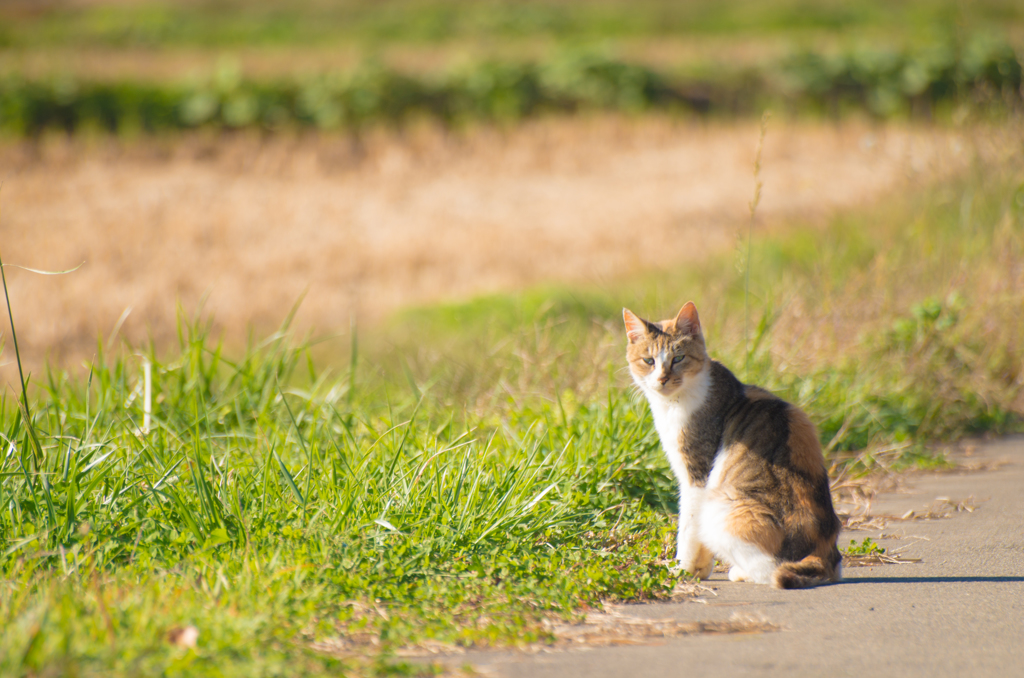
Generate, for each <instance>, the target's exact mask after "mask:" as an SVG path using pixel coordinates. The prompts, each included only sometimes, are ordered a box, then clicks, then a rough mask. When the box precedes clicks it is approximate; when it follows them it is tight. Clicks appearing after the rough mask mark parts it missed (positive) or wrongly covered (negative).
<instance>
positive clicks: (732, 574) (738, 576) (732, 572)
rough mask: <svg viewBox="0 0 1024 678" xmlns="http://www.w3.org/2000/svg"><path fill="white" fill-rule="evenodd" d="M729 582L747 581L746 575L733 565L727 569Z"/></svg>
mask: <svg viewBox="0 0 1024 678" xmlns="http://www.w3.org/2000/svg"><path fill="white" fill-rule="evenodd" d="M729 581H747V573H746V572H744V571H743V570H741V569H740V568H738V567H736V566H735V565H733V566H732V567H731V568H729Z"/></svg>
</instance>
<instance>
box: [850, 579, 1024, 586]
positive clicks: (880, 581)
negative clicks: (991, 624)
mask: <svg viewBox="0 0 1024 678" xmlns="http://www.w3.org/2000/svg"><path fill="white" fill-rule="evenodd" d="M1012 582H1024V577H852V578H850V579H841V580H839V581H838V582H836V583H835V584H832V586H842V585H844V584H845V585H849V584H968V583H993V584H1004V583H1012Z"/></svg>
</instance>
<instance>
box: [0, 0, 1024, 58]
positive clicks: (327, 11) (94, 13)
mask: <svg viewBox="0 0 1024 678" xmlns="http://www.w3.org/2000/svg"><path fill="white" fill-rule="evenodd" d="M4 15H6V19H7V20H6V21H5V22H4V24H3V26H2V31H0V44H4V45H7V46H10V47H17V48H25V47H42V46H54V45H59V46H69V45H70V46H104V47H124V46H142V47H153V48H157V47H168V46H200V47H220V48H223V47H232V46H239V45H243V44H245V45H261V46H272V45H311V44H320V45H336V44H339V43H347V42H357V43H361V44H367V45H375V44H386V43H443V42H450V41H492V40H501V41H510V40H512V41H514V40H517V39H523V38H538V37H540V38H545V39H548V40H553V41H556V42H559V43H567V42H580V41H608V40H615V39H622V38H638V37H639V38H643V37H663V36H694V35H738V36H746V35H750V34H768V35H772V34H776V35H784V36H790V37H800V36H804V35H808V34H811V35H814V34H825V35H829V36H833V37H834V36H837V35H840V36H841V35H854V34H861V35H863V34H865V33H868V34H874V35H878V36H879V37H881V38H882V39H883V40H885V41H887V42H890V43H891V42H892V41H893V40H896V41H899V42H903V41H906V40H908V39H911V40H912V39H915V38H920V37H922V36H925V37H934V35H935V34H936V33H939V34H945V33H948V32H951V31H957V30H963V29H968V30H977V29H993V28H995V29H999V30H1005V29H1006V28H1008V27H1014V26H1016V27H1018V28H1019V27H1020V26H1021V25H1022V24H1024V10H1021V8H1020V5H1019V3H1016V2H1013V1H1012V0H983V1H978V2H972V3H971V4H970V7H969V8H968V7H966V6H965V5H963V3H960V2H956V1H955V0H939V1H932V0H909V1H905V2H900V3H897V4H895V5H894V4H893V3H885V2H882V1H881V0H865V1H864V2H859V3H848V2H839V1H838V0H829V1H826V2H811V1H809V0H774V1H773V2H757V1H754V0H728V1H726V2H717V3H706V2H692V1H691V2H676V1H671V0H643V1H641V2H629V3H626V2H622V1H621V0H619V1H613V0H605V1H598V2H585V3H580V2H566V1H564V0H538V1H534V2H513V1H511V0H500V1H494V2H475V1H473V2H471V1H467V0H430V1H422V0H391V1H389V2H373V1H368V0H362V1H358V0H357V1H349V2H341V3H324V2H315V1H309V2H302V3H294V2H289V3H285V2H280V1H268V0H263V1H261V2H258V3H242V2H237V1H234V2H212V1H207V2H195V3H171V2H145V3H130V4H129V3H124V4H113V5H105V4H100V3H97V4H96V5H86V6H83V7H78V8H67V7H61V6H59V5H57V6H55V7H54V8H52V9H49V10H41V11H36V12H27V11H25V10H24V8H23V7H20V8H19V7H18V6H17V5H16V6H15V7H14V8H13V9H8V10H7V11H6V12H5V14H4ZM4 15H0V16H4Z"/></svg>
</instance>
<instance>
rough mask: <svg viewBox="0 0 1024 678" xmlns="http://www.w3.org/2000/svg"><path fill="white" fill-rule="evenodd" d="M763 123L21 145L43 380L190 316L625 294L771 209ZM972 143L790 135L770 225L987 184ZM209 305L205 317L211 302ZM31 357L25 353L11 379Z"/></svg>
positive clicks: (956, 136)
mask: <svg viewBox="0 0 1024 678" xmlns="http://www.w3.org/2000/svg"><path fill="white" fill-rule="evenodd" d="M757 138H758V129H757V125H756V124H754V123H744V124H698V123H694V122H684V121H679V120H670V119H667V118H661V117H649V118H640V119H629V118H622V117H615V116H611V117H608V116H600V117H593V118H583V119H579V118H577V119H548V120H540V121H536V122H532V123H529V124H526V125H523V126H520V127H517V128H514V129H510V130H500V129H495V128H478V129H473V130H468V131H462V132H458V133H452V132H446V131H444V130H440V129H437V128H435V127H431V126H423V127H413V128H410V129H406V130H405V131H403V132H402V133H395V132H380V133H371V134H367V135H364V136H363V137H362V138H360V139H355V138H352V137H347V136H331V137H323V136H298V137H282V136H277V137H261V136H257V135H238V136H205V135H196V136H191V137H177V138H175V139H168V140H145V141H138V142H134V143H130V142H111V141H109V140H106V141H105V140H92V141H88V140H85V141H81V140H79V141H68V140H65V139H55V138H50V139H46V140H43V141H42V142H39V143H35V144H14V143H8V144H6V145H4V146H0V178H2V180H3V182H4V186H3V191H2V194H0V200H2V222H0V244H2V247H3V257H4V260H5V261H6V262H7V263H10V264H19V265H22V266H30V267H33V268H41V269H50V270H63V269H68V268H71V267H74V266H77V265H78V264H80V263H82V262H85V264H84V266H82V268H81V269H79V270H78V271H76V272H75V273H73V274H70V275H65V276H58V277H42V276H38V275H34V274H31V273H27V272H25V271H20V270H17V269H8V282H9V284H10V287H11V300H12V303H13V305H14V312H15V319H16V322H17V323H18V330H19V333H20V339H21V342H22V347H23V350H24V352H25V354H26V356H27V359H28V363H29V365H30V367H32V368H33V369H35V370H38V369H39V367H40V366H41V363H42V361H43V359H44V358H45V357H46V356H49V357H50V358H51V359H52V360H56V361H59V362H61V363H65V364H66V363H68V362H69V361H71V362H77V361H79V360H81V359H83V358H88V357H89V356H91V355H92V354H93V352H94V350H95V342H96V338H97V336H107V335H109V334H110V333H111V332H112V331H113V329H114V328H115V326H117V325H118V321H119V319H120V318H122V317H123V316H124V314H126V313H127V317H126V318H125V319H124V322H123V325H121V326H120V336H121V337H123V338H127V339H129V340H130V341H131V342H133V343H141V342H144V341H145V340H146V339H147V337H152V338H154V339H155V340H157V341H158V342H164V341H168V340H171V339H172V338H173V337H174V336H175V329H174V328H175V317H176V308H177V306H178V304H181V306H182V307H183V308H184V309H186V310H187V311H188V312H194V311H195V310H196V309H197V308H198V307H200V306H201V305H202V304H203V303H205V310H206V311H208V312H210V313H211V314H212V317H214V318H215V319H216V323H217V327H218V329H221V330H225V331H226V335H227V336H228V337H229V339H230V338H235V339H241V338H242V337H244V336H245V331H246V328H248V327H250V326H255V327H257V328H266V327H268V326H273V325H276V324H277V323H278V322H280V320H281V319H282V318H283V317H284V315H285V314H286V313H287V311H288V310H289V308H291V306H292V305H293V304H294V303H295V301H296V300H297V299H298V298H299V297H300V296H301V295H302V294H303V293H306V297H305V301H304V303H303V306H302V309H301V311H300V313H299V316H298V318H297V324H298V326H299V328H309V327H316V328H318V329H319V330H321V331H331V330H332V329H333V328H341V327H347V326H348V324H349V321H350V319H351V318H353V317H355V318H358V319H359V321H360V322H363V321H373V320H375V319H379V318H381V317H383V316H385V315H386V314H388V313H390V312H392V311H394V310H395V309H398V308H400V307H403V306H407V305H411V304H421V303H428V302H434V301H438V300H448V299H458V298H464V297H468V296H471V295H476V294H480V293H484V292H491V291H499V290H510V289H515V288H520V287H523V286H526V285H531V284H536V283H540V282H544V281H571V282H583V283H588V284H593V285H598V286H601V287H603V288H605V289H609V288H610V289H614V281H615V280H617V279H622V277H623V276H628V275H629V274H631V273H633V272H636V271H638V270H650V269H660V268H666V267H672V266H685V265H686V263H687V262H690V261H695V260H698V259H699V258H701V257H704V256H707V255H708V254H709V253H712V252H715V251H719V250H721V249H723V248H728V247H731V246H733V244H734V243H735V239H736V236H737V234H738V233H739V232H740V231H741V229H743V228H745V225H746V223H747V219H748V206H747V205H748V201H749V199H750V197H751V195H752V192H753V184H754V177H753V169H752V161H753V157H754V152H755V148H756V146H757ZM968 147H971V148H973V146H972V145H971V144H970V143H968V140H965V138H963V136H962V134H961V133H958V132H956V131H952V130H941V129H931V128H915V127H906V126H900V125H885V126H873V125H869V124H866V123H856V122H851V123H844V124H841V125H829V124H806V123H805V124H799V125H795V124H792V125H791V124H784V123H781V122H780V123H772V124H771V126H770V128H769V132H768V136H767V139H766V142H765V149H764V156H763V171H762V180H763V182H764V193H763V198H762V201H761V205H760V207H759V211H758V218H759V222H758V228H773V227H776V226H778V225H780V224H782V223H786V222H791V221H792V220H794V219H800V220H806V221H808V222H810V223H814V222H815V221H819V222H820V221H822V220H823V218H824V217H826V216H827V215H828V214H829V213H831V212H833V211H834V210H838V209H843V208H848V207H853V206H857V205H863V204H865V203H869V202H871V201H873V200H876V199H878V198H879V197H880V196H882V195H884V194H886V193H889V192H892V191H895V190H899V189H901V188H905V187H907V186H909V185H911V184H913V183H915V182H922V181H927V180H931V179H933V178H935V177H936V176H939V175H942V174H945V173H951V172H956V171H958V170H960V169H962V168H964V167H966V166H967V165H968V164H969V162H970V160H971V156H972V153H973V151H971V152H968V150H967V149H968ZM204 299H205V302H204V301H203V300H204ZM12 359H13V352H12V351H10V350H7V351H6V352H5V353H4V355H3V360H4V362H6V363H7V367H5V368H3V369H5V370H8V372H7V373H6V375H5V376H7V377H8V378H9V376H10V374H11V373H10V372H9V369H10V361H11V360H12Z"/></svg>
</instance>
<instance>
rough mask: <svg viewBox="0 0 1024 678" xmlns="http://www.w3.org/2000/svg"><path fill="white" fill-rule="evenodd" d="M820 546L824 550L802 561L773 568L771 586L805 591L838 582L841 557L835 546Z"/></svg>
mask: <svg viewBox="0 0 1024 678" xmlns="http://www.w3.org/2000/svg"><path fill="white" fill-rule="evenodd" d="M822 546H823V547H825V548H820V549H818V550H817V551H816V552H815V553H812V554H811V555H809V556H807V557H806V558H804V559H803V560H797V561H795V562H787V563H782V564H781V565H779V566H778V567H777V568H775V572H773V573H772V586H774V587H775V588H777V589H806V588H810V587H812V586H819V585H821V584H828V583H830V582H837V581H839V578H840V576H841V574H840V570H841V568H842V566H841V563H842V555H841V554H840V553H839V549H838V548H836V546H835V544H827V545H826V544H823V545H822ZM822 551H824V553H822Z"/></svg>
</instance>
